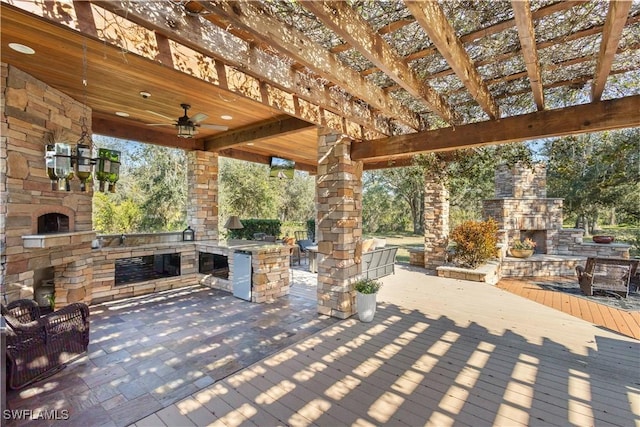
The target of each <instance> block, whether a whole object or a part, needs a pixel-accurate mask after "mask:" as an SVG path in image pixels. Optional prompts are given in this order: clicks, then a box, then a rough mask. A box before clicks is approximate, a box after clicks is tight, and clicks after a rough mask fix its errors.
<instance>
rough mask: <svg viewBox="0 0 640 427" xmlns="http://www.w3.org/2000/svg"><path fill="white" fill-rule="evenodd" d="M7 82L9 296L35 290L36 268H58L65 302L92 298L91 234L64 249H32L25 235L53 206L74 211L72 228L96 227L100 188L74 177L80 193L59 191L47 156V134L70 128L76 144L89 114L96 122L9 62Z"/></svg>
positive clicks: (60, 302)
mask: <svg viewBox="0 0 640 427" xmlns="http://www.w3.org/2000/svg"><path fill="white" fill-rule="evenodd" d="M2 82H3V89H4V91H3V97H2V110H3V113H4V114H3V122H2V145H1V146H0V149H1V151H0V159H2V162H3V163H2V166H1V167H0V170H1V172H2V177H1V178H0V182H2V183H4V185H6V187H3V188H2V190H4V191H3V194H4V197H5V200H4V201H6V203H4V201H3V203H2V214H3V215H2V217H3V228H4V230H3V237H2V239H1V240H3V241H4V246H3V249H4V250H3V252H2V253H3V256H4V257H5V265H4V270H3V272H2V280H3V283H2V285H3V288H2V289H1V291H2V293H3V294H4V293H5V292H7V289H8V288H21V287H31V288H33V285H34V276H35V275H34V272H35V270H37V269H42V268H47V267H51V266H53V267H54V268H55V280H56V284H55V286H56V288H55V292H56V306H57V307H61V306H64V305H66V304H67V303H70V302H75V301H83V302H90V292H89V290H90V284H91V281H92V265H91V264H92V261H91V244H90V241H91V239H88V241H82V242H79V243H75V244H71V245H68V246H65V247H64V248H36V249H28V248H25V247H24V244H23V240H22V236H25V235H31V234H34V233H35V231H36V228H37V217H38V216H39V215H42V214H45V213H52V212H60V213H65V214H68V213H72V214H73V215H72V216H71V218H70V226H71V227H72V229H71V230H70V231H71V232H83V231H85V232H86V231H88V232H90V231H91V230H92V222H91V210H92V205H91V203H92V202H91V198H92V190H91V189H90V190H89V192H86V193H82V192H80V191H79V185H80V183H79V181H78V180H74V181H73V182H72V191H70V192H64V191H52V190H51V182H50V180H49V178H48V177H47V173H46V170H45V162H44V151H45V150H44V144H45V137H46V135H47V133H48V132H51V131H53V130H63V131H64V132H65V133H66V135H67V139H68V142H70V143H71V144H74V143H75V142H76V141H77V140H78V139H79V137H80V134H81V125H82V123H81V119H82V117H83V116H84V115H85V114H86V115H87V117H86V124H87V126H88V127H89V128H90V127H91V111H90V110H89V109H86V108H85V106H84V105H83V104H81V103H79V102H77V101H75V100H73V99H72V98H70V97H68V96H67V95H65V94H63V93H62V92H60V91H58V90H56V89H54V88H52V87H50V86H48V85H46V84H45V83H43V82H41V81H39V80H36V79H35V78H33V77H32V76H30V75H28V74H26V73H24V72H22V71H21V70H19V69H17V68H15V67H12V66H7V65H6V64H2ZM5 120H6V121H5ZM34 224H35V225H34ZM34 227H35V228H34ZM66 267H68V268H66Z"/></svg>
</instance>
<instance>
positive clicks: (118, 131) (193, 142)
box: [91, 113, 204, 150]
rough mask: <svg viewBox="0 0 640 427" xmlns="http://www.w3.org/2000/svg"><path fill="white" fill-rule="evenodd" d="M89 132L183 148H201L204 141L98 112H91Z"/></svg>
mask: <svg viewBox="0 0 640 427" xmlns="http://www.w3.org/2000/svg"><path fill="white" fill-rule="evenodd" d="M91 132H92V133H94V134H99V135H105V136H110V137H113V138H120V139H126V140H132V141H140V142H144V143H148V144H155V145H162V146H165V147H171V148H181V149H184V150H203V149H204V141H203V140H202V139H196V138H178V137H177V136H176V134H175V133H173V134H169V133H166V132H162V131H158V130H155V129H153V128H151V127H147V126H140V125H134V124H128V123H126V121H125V120H123V119H120V118H118V119H113V118H110V117H106V116H102V115H99V114H96V113H94V114H92V117H91Z"/></svg>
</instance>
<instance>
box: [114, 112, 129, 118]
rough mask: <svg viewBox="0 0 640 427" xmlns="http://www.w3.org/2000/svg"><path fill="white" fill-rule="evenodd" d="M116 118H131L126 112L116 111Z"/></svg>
mask: <svg viewBox="0 0 640 427" xmlns="http://www.w3.org/2000/svg"><path fill="white" fill-rule="evenodd" d="M116 116H120V117H129V113H125V112H124V111H116Z"/></svg>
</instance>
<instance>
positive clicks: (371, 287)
mask: <svg viewBox="0 0 640 427" xmlns="http://www.w3.org/2000/svg"><path fill="white" fill-rule="evenodd" d="M353 286H354V289H355V290H356V291H357V292H360V293H361V294H375V293H378V291H379V290H380V287H382V283H381V282H379V281H377V280H374V279H358V281H357V282H355V283H354V284H353Z"/></svg>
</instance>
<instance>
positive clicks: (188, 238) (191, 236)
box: [182, 225, 196, 242]
mask: <svg viewBox="0 0 640 427" xmlns="http://www.w3.org/2000/svg"><path fill="white" fill-rule="evenodd" d="M182 240H183V241H185V242H193V241H194V240H196V232H195V231H193V229H192V228H191V226H190V225H189V226H187V228H186V229H185V230H184V231H183V232H182Z"/></svg>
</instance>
